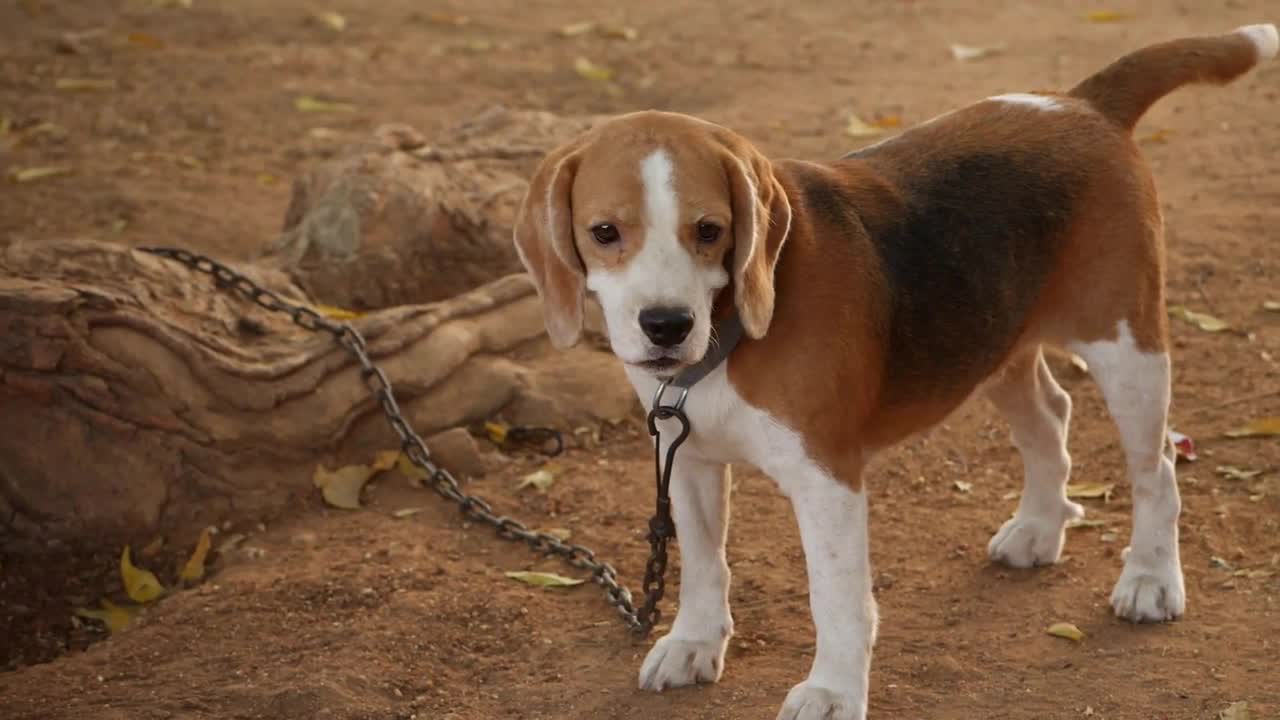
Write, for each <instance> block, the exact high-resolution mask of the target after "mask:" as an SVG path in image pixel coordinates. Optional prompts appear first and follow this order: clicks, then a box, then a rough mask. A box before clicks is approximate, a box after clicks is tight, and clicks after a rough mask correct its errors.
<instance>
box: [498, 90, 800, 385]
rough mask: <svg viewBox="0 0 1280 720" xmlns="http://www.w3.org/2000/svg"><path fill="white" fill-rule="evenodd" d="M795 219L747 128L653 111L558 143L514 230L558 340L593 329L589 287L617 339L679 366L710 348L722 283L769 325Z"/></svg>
mask: <svg viewBox="0 0 1280 720" xmlns="http://www.w3.org/2000/svg"><path fill="white" fill-rule="evenodd" d="M790 225H791V206H790V204H789V203H788V201H787V196H786V194H785V193H784V191H783V189H782V186H781V184H780V183H779V182H778V180H777V179H776V178H775V177H774V174H773V169H772V167H771V166H770V164H769V161H768V160H767V159H765V157H764V156H763V155H761V154H760V153H759V152H758V151H756V150H755V148H753V147H752V146H751V145H750V144H749V143H748V142H747V141H746V140H744V139H742V138H741V137H739V136H738V135H736V134H734V133H732V132H730V131H729V130H726V129H724V128H722V127H719V126H717V125H713V124H711V123H706V122H703V121H700V120H697V119H695V118H691V117H688V116H684V115H676V114H671V113H659V112H644V113H635V114H631V115H624V116H622V117H619V118H617V119H614V120H611V121H609V122H606V123H604V124H602V125H600V126H598V127H596V128H594V129H592V130H590V131H588V132H587V133H585V134H584V135H582V136H581V137H579V138H577V139H575V140H573V141H572V142H569V143H567V144H566V145H564V146H562V147H560V148H557V149H556V150H554V151H553V152H551V153H550V154H548V155H547V156H546V158H545V159H544V160H543V161H542V164H541V165H540V166H539V167H538V170H537V172H536V173H535V174H534V176H533V180H532V181H531V182H530V184H529V192H528V195H526V196H525V200H524V204H523V206H522V207H521V209H520V214H519V216H518V218H517V220H516V228H515V243H516V248H517V250H518V251H519V253H520V259H521V260H522V261H523V262H524V265H525V268H526V269H527V270H528V271H529V274H530V275H531V276H532V277H533V281H534V284H535V285H536V286H537V288H538V294H539V296H540V297H541V298H542V303H543V308H544V313H545V320H546V325H547V332H548V333H549V334H550V336H551V341H552V342H553V343H554V344H555V345H556V346H557V347H561V348H566V347H570V346H572V345H574V344H575V343H576V342H577V341H578V339H579V337H580V336H581V334H582V315H583V300H584V297H585V294H586V291H587V290H590V291H592V292H594V293H595V294H596V296H597V298H598V299H599V301H600V305H601V306H602V308H603V309H604V316H605V324H606V326H607V329H608V333H609V341H610V344H611V345H612V347H613V351H614V353H615V354H616V355H617V356H618V357H619V358H620V359H621V360H622V361H623V362H625V363H627V364H629V365H634V366H637V367H641V368H645V369H647V370H649V371H650V372H653V373H655V374H659V375H668V374H671V373H672V372H673V371H675V370H677V369H679V368H680V367H683V366H687V365H691V364H693V363H696V362H698V361H699V360H700V359H702V356H703V355H704V354H706V352H707V348H708V346H709V343H710V342H711V334H712V318H711V314H712V307H713V305H714V304H715V301H716V298H717V297H718V295H719V294H720V293H721V292H722V291H723V292H732V293H733V295H732V297H733V303H734V305H735V307H736V308H737V312H738V315H739V317H740V319H741V322H742V326H743V328H744V329H745V331H746V334H747V335H748V336H749V337H753V338H760V337H763V336H764V334H765V332H766V331H767V330H768V328H769V321H770V318H771V317H772V316H773V301H774V292H773V270H774V264H775V263H776V262H777V260H778V255H779V253H780V252H781V250H782V246H783V243H784V242H785V240H786V237H787V231H788V229H789V228H790Z"/></svg>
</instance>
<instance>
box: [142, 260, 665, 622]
mask: <svg viewBox="0 0 1280 720" xmlns="http://www.w3.org/2000/svg"><path fill="white" fill-rule="evenodd" d="M138 250H140V251H142V252H146V253H150V254H152V255H158V256H160V257H163V258H168V259H170V260H174V261H176V262H179V263H181V264H183V265H185V266H186V267H188V268H190V269H192V270H195V271H197V272H200V273H204V274H206V275H210V276H212V277H213V278H214V279H215V280H216V281H217V283H218V285H219V287H222V288H229V289H231V290H233V291H235V292H238V293H239V294H241V295H243V296H244V297H246V298H248V299H249V300H252V301H253V302H254V303H257V304H258V305H259V306H260V307H263V308H266V309H267V310H271V311H273V312H279V313H284V314H286V315H288V316H289V317H290V318H291V319H292V320H293V322H294V324H296V325H298V326H299V327H302V328H305V329H307V330H310V331H312V332H326V333H329V334H330V335H332V336H333V337H334V339H336V340H337V341H338V344H340V345H341V346H342V347H344V348H346V349H347V351H348V352H349V353H351V356H352V357H353V358H354V359H355V360H356V362H357V363H359V365H360V370H361V375H362V377H363V378H364V381H365V385H366V386H368V388H369V390H370V392H372V394H373V397H374V399H375V400H377V402H378V404H379V405H380V406H381V407H382V412H383V414H384V415H385V416H386V418H387V423H388V424H390V425H391V429H392V430H393V431H395V433H396V435H397V436H399V438H400V450H401V452H403V453H404V454H405V456H406V457H407V458H409V462H411V463H413V464H414V465H416V466H417V467H418V468H420V469H421V470H423V471H424V472H425V473H426V474H427V477H428V483H429V484H430V487H431V488H432V489H433V490H435V491H436V492H437V493H439V494H440V495H441V496H443V497H445V498H448V499H449V500H452V501H453V502H454V503H457V505H458V507H459V509H461V510H462V513H463V514H464V515H465V516H466V517H468V518H470V519H472V520H476V521H478V522H482V523H484V524H486V525H489V526H490V527H492V528H493V529H494V530H496V531H497V533H498V536H499V537H501V538H503V539H506V540H522V541H524V542H525V543H526V544H528V545H529V547H531V548H533V549H534V550H537V551H539V552H543V553H546V554H548V555H558V556H560V557H561V558H563V559H564V561H565V562H566V563H568V564H569V565H572V566H573V567H575V568H579V569H582V570H589V571H590V572H591V579H592V580H593V581H595V583H596V584H598V585H600V586H601V587H603V588H604V590H605V593H606V594H607V595H608V602H609V604H610V605H612V606H613V607H614V608H616V609H617V611H618V615H620V616H621V617H622V621H623V622H624V623H626V625H627V627H629V628H630V629H631V630H632V631H633V632H635V633H636V634H637V635H640V636H642V637H643V636H645V635H647V634H648V633H649V631H650V630H652V629H653V626H654V624H656V622H657V617H658V613H657V611H656V602H657V599H656V598H655V599H654V600H653V602H651V603H650V602H647V603H646V607H645V608H644V609H642V610H641V611H637V610H636V607H635V603H634V602H633V601H632V597H631V591H630V590H628V589H627V588H626V587H625V586H623V585H622V584H621V583H619V582H618V573H617V571H616V570H614V569H613V566H612V565H610V564H609V563H607V562H603V561H601V560H597V559H596V554H595V553H594V552H592V551H591V550H590V549H588V548H586V547H584V546H582V545H578V544H576V543H566V542H563V541H562V540H560V539H559V538H557V537H556V536H554V535H551V534H549V533H545V532H541V531H538V530H530V529H529V527H528V526H527V525H525V524H524V523H522V522H520V521H518V520H515V519H513V518H510V517H507V516H505V515H497V514H495V513H494V511H493V506H491V505H490V504H489V503H488V502H486V501H484V500H482V499H481V498H478V497H476V496H474V495H468V494H467V493H465V492H463V490H462V488H461V486H460V485H459V484H458V481H457V480H456V479H455V478H454V477H453V475H452V474H450V473H449V471H448V470H446V469H445V468H442V467H439V466H437V465H436V464H435V462H434V461H432V459H431V452H430V451H429V450H428V449H427V445H426V443H424V442H423V441H422V438H421V437H419V436H418V434H417V433H416V432H414V430H413V428H412V427H410V426H409V423H408V422H407V421H406V420H405V419H404V415H403V414H401V412H400V406H399V405H398V404H397V403H396V398H395V395H394V394H393V393H392V390H391V381H390V380H388V379H387V376H386V374H385V373H383V372H382V370H381V369H380V368H379V367H378V366H377V365H374V363H373V361H372V360H371V359H370V358H369V352H368V349H367V347H366V346H365V341H364V337H363V336H361V335H360V333H359V332H357V331H356V329H355V328H353V327H351V325H349V324H347V323H342V322H334V321H333V320H330V319H329V318H326V317H325V316H323V315H321V314H320V313H318V312H316V311H315V310H312V309H311V308H308V307H304V306H301V305H296V304H294V303H291V302H289V301H287V300H285V299H284V298H282V297H280V296H279V295H278V294H276V293H274V292H272V291H270V290H267V289H266V288H263V287H259V286H258V285H257V284H256V283H254V282H253V281H252V280H250V279H249V278H247V277H245V276H244V275H241V274H240V273H238V272H236V271H235V270H232V269H231V268H229V267H227V266H226V265H223V264H222V263H220V262H218V261H216V260H213V259H212V258H209V257H206V256H204V255H199V254H196V253H192V252H188V251H186V250H181V249H178V248H164V247H142V248H138ZM650 427H652V420H651V421H650ZM687 428H688V426H687V421H686V429H685V432H684V434H685V435H687V434H688V429H687ZM555 439H556V440H557V441H559V438H558V436H557V437H556V438H555ZM681 439H682V440H683V435H682V436H681ZM672 452H674V450H673V451H672ZM668 460H670V458H668ZM668 475H669V472H668ZM664 497H665V495H664ZM666 517H667V523H668V524H670V509H669V507H668V510H667V515H666ZM657 522H659V520H658V518H656V517H655V518H654V520H652V521H650V527H651V528H652V527H653V526H654V524H655V523H657ZM673 527H674V526H673ZM650 534H651V536H652V535H653V531H652V529H651V531H650ZM661 544H662V547H661V559H660V560H655V559H654V557H652V556H651V557H650V560H649V567H650V568H651V567H652V566H654V565H655V563H657V564H658V566H659V567H660V568H662V569H664V570H665V567H666V541H665V539H664V540H663V541H662V543H661ZM657 554H658V548H657V547H656V546H655V547H654V553H653V555H657ZM645 575H646V579H645V586H646V589H647V588H648V586H649V584H650V582H651V579H650V578H649V575H650V573H649V572H648V571H646V573H645ZM661 597H662V586H661V581H659V586H658V589H657V598H661Z"/></svg>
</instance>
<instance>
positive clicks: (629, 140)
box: [573, 114, 729, 223]
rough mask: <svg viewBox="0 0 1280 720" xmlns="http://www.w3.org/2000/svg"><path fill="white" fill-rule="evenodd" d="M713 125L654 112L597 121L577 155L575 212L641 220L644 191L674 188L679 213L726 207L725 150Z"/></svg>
mask: <svg viewBox="0 0 1280 720" xmlns="http://www.w3.org/2000/svg"><path fill="white" fill-rule="evenodd" d="M714 127H715V126H713V125H710V124H708V123H697V122H688V121H679V120H675V121H672V120H671V119H669V118H667V117H663V116H660V115H656V114H637V115H633V116H624V117H623V118H619V119H617V120H614V121H612V122H610V123H609V124H607V125H606V126H604V127H601V128H600V129H599V132H598V133H596V134H595V137H594V138H593V139H592V141H591V142H589V143H588V144H587V145H586V146H585V147H584V148H583V151H582V155H581V158H580V161H579V166H578V172H577V179H576V181H575V183H574V190H573V205H574V214H575V216H578V217H579V218H580V219H581V220H582V221H583V222H591V220H589V219H587V218H589V217H591V218H594V217H599V218H601V219H603V218H605V217H606V216H608V217H609V218H610V219H613V220H616V221H619V222H635V223H639V222H643V220H644V217H643V208H644V203H645V197H646V192H649V193H652V192H655V191H663V192H666V191H670V192H674V194H675V196H676V198H677V203H678V205H679V208H680V210H681V212H682V214H683V213H702V214H707V213H722V212H727V210H728V202H729V183H728V177H727V175H726V172H725V168H724V150H723V147H722V145H721V144H720V143H719V142H718V141H717V139H716V137H715V135H714ZM656 183H665V184H666V187H654V185H655V184H656Z"/></svg>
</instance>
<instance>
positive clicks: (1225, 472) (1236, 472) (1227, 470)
mask: <svg viewBox="0 0 1280 720" xmlns="http://www.w3.org/2000/svg"><path fill="white" fill-rule="evenodd" d="M1213 471H1214V472H1216V473H1218V474H1219V475H1221V476H1222V477H1224V478H1227V479H1228V480H1249V479H1251V478H1256V477H1258V476H1259V475H1261V474H1262V473H1264V472H1266V470H1241V469H1240V468H1238V467H1236V466H1234V465H1219V466H1218V467H1216V468H1214V469H1213Z"/></svg>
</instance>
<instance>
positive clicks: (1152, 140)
mask: <svg viewBox="0 0 1280 720" xmlns="http://www.w3.org/2000/svg"><path fill="white" fill-rule="evenodd" d="M1172 134H1173V131H1172V130H1170V129H1169V128H1160V129H1159V130H1156V131H1155V132H1150V133H1147V134H1146V135H1143V136H1142V137H1140V138H1138V142H1140V143H1146V144H1151V145H1163V144H1164V143H1167V142H1169V136H1170V135H1172Z"/></svg>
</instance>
